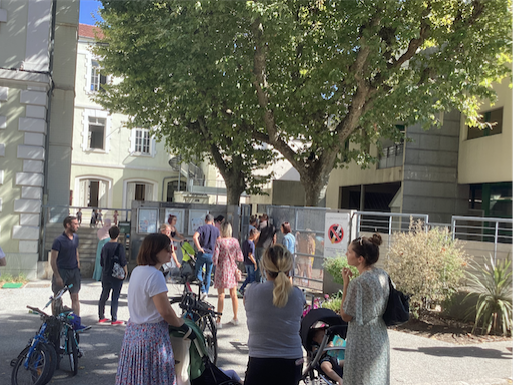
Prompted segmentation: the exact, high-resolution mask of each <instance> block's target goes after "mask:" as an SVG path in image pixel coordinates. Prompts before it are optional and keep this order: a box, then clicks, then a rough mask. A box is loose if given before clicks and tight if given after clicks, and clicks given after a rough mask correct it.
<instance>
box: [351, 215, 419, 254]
mask: <svg viewBox="0 0 513 385" xmlns="http://www.w3.org/2000/svg"><path fill="white" fill-rule="evenodd" d="M352 217H353V220H352V225H353V226H354V227H355V230H356V231H355V237H359V236H360V234H361V233H381V234H387V235H388V236H387V237H385V238H384V241H385V242H386V247H387V248H388V247H390V245H391V243H392V242H393V239H394V233H397V232H407V231H408V230H409V229H410V223H412V222H416V221H418V220H421V221H422V222H424V223H425V224H428V223H429V215H427V214H400V213H383V212H374V211H355V212H354V213H353V215H352ZM425 228H426V230H427V226H426V227H425Z"/></svg>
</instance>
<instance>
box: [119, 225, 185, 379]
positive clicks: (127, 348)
mask: <svg viewBox="0 0 513 385" xmlns="http://www.w3.org/2000/svg"><path fill="white" fill-rule="evenodd" d="M170 260H171V240H170V239H169V237H168V236H166V235H164V234H150V235H148V236H147V237H146V238H144V240H143V242H142V244H141V248H140V249H139V254H138V255H137V265H138V266H137V267H136V268H135V269H134V270H133V271H132V275H131V276H130V284H129V285H128V310H129V313H130V319H129V320H128V324H127V327H126V330H125V337H124V338H123V345H122V346H121V353H120V355H119V366H118V372H117V375H116V384H120V385H121V384H123V385H127V384H134V385H146V384H148V385H150V384H172V385H174V384H176V381H175V368H174V365H175V363H174V356H173V350H172V348H171V341H170V339H169V330H168V325H172V326H175V327H179V328H180V329H182V330H183V331H184V332H185V335H186V337H187V336H188V338H190V339H193V338H194V337H195V334H194V332H193V331H192V330H191V329H190V328H189V327H188V326H187V325H185V324H184V321H183V319H182V318H179V317H178V316H177V315H176V314H175V312H174V310H173V309H172V308H171V305H170V304H169V300H168V298H167V286H166V281H165V279H164V276H163V275H162V273H161V272H160V270H159V269H160V267H161V266H162V264H164V263H168V262H169V261H170Z"/></svg>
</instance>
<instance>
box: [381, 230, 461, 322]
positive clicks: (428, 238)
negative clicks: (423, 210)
mask: <svg viewBox="0 0 513 385" xmlns="http://www.w3.org/2000/svg"><path fill="white" fill-rule="evenodd" d="M465 266H466V257H465V253H464V251H463V250H462V246H461V243H460V242H459V241H458V240H453V239H452V236H451V234H450V232H449V230H448V229H447V228H433V229H430V230H429V231H426V229H425V228H424V224H423V222H422V221H421V220H419V221H417V222H413V220H412V221H411V222H410V228H409V231H408V232H403V233H401V232H398V233H394V234H393V243H392V245H391V247H390V249H389V251H388V258H387V259H386V260H385V269H386V270H387V271H388V273H389V274H390V277H391V278H392V280H393V281H394V283H395V284H396V286H397V289H398V290H401V291H403V292H404V293H407V294H411V298H410V311H411V313H412V314H413V315H414V316H415V317H418V315H419V311H420V310H423V309H430V308H431V306H433V305H441V304H442V303H443V302H444V301H446V300H448V299H450V298H451V297H452V296H453V295H454V294H455V293H456V292H457V291H458V289H459V288H460V287H461V283H462V282H461V281H462V278H463V277H464V267H465Z"/></svg>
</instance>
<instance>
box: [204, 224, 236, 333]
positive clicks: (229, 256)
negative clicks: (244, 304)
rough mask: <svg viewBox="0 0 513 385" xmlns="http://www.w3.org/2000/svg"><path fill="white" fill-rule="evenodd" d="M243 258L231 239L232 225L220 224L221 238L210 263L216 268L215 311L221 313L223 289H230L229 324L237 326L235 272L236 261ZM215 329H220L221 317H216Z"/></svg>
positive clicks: (234, 241) (218, 239)
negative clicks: (231, 315) (231, 317)
mask: <svg viewBox="0 0 513 385" xmlns="http://www.w3.org/2000/svg"><path fill="white" fill-rule="evenodd" d="M243 260H244V256H243V255H242V250H241V249H240V245H239V241H238V240H237V239H235V238H233V237H232V225H231V224H230V223H229V222H223V223H222V224H221V237H220V238H217V242H216V248H215V251H214V256H213V258H212V262H213V263H214V265H215V266H216V272H215V275H214V288H216V289H217V293H218V297H217V311H218V312H219V313H222V312H223V307H224V289H230V297H231V299H232V307H233V319H232V320H231V321H230V322H229V323H231V324H233V325H238V324H239V319H238V318H237V311H238V309H239V300H238V298H237V279H236V277H235V272H236V271H237V263H236V261H239V262H242V261H243ZM216 325H217V328H221V327H222V324H221V316H218V317H217V321H216Z"/></svg>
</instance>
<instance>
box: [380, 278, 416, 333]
mask: <svg viewBox="0 0 513 385" xmlns="http://www.w3.org/2000/svg"><path fill="white" fill-rule="evenodd" d="M388 286H389V287H390V294H389V295H388V302H387V308H386V309H385V312H384V313H383V320H384V321H385V325H387V326H397V325H401V324H403V323H405V322H407V321H408V320H409V319H410V296H409V295H407V294H404V293H403V292H401V291H399V290H396V288H395V287H394V284H393V283H392V280H391V279H390V277H388Z"/></svg>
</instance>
